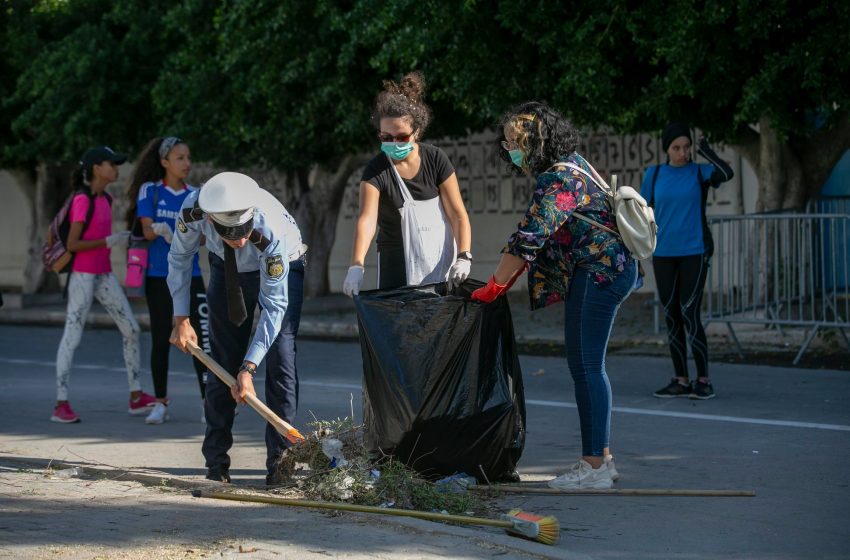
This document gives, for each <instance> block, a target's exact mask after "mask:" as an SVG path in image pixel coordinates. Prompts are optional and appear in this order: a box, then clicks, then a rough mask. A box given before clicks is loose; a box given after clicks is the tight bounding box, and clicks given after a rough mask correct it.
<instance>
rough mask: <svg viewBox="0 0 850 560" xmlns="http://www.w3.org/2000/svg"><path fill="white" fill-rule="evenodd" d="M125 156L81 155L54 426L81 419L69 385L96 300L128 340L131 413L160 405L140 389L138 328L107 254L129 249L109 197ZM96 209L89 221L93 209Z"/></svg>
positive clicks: (99, 151)
mask: <svg viewBox="0 0 850 560" xmlns="http://www.w3.org/2000/svg"><path fill="white" fill-rule="evenodd" d="M126 160H127V157H126V156H124V155H123V154H119V153H116V152H115V151H114V150H112V149H111V148H108V147H106V146H100V147H97V148H92V149H90V150H89V151H87V152H86V153H85V154H83V158H82V160H81V161H80V166H81V169H80V172H79V173H78V177H77V180H76V181H75V183H76V184H77V188H78V190H79V193H78V194H77V195H76V196H75V197H74V200H73V201H72V202H71V210H70V213H69V218H68V220H69V222H70V224H71V229H70V231H69V232H68V242H67V248H68V250H69V251H70V252H72V253H74V264H73V266H72V269H71V274H70V276H69V278H68V309H67V312H66V315H65V331H64V332H63V333H62V340H61V341H60V342H59V350H58V352H57V355H56V407H55V408H54V409H53V415H52V416H51V417H50V420H52V421H53V422H61V423H65V424H68V423H73V422H79V421H80V417H79V416H77V414H76V413H75V412H74V411H73V409H72V408H71V405H70V403H69V402H68V380H69V378H70V375H71V363H72V362H73V360H74V351H75V350H76V349H77V346H78V345H79V344H80V339H81V338H82V335H83V328H84V327H85V324H86V317H87V316H88V313H89V309H90V308H91V304H92V301H93V299H94V298H97V300H98V301H99V302H100V303H101V305H103V307H104V308H105V309H106V310H107V311H108V312H109V315H110V317H112V320H113V321H115V323H116V324H117V325H118V329H119V330H120V331H121V335H122V336H123V337H124V345H123V348H124V365H125V366H126V367H127V383H128V385H129V386H130V404H129V409H128V412H129V413H130V414H146V413H148V412H149V411H150V409H151V407H152V406H153V405H154V403H155V402H156V401H155V399H154V398H153V397H152V396H150V395H148V394H147V393H143V392H142V387H141V385H140V384H139V323H138V322H137V321H136V318H135V317H134V316H133V311H132V309H130V304H129V302H128V301H127V298H126V296H125V295H124V290H123V289H121V285H120V284H119V283H118V279H117V278H115V275H114V274H112V266H111V265H110V263H109V250H110V249H111V248H112V247H124V248H126V247H127V240H128V238H129V236H130V233H129V232H127V231H122V232H118V233H112V207H111V198H110V197H109V195H108V194H107V193H106V192H105V191H106V187H107V185H109V184H110V183H113V182H115V181H116V180H117V179H118V165H119V164H121V163H124V162H125V161H126ZM91 204H94V209H93V211H92V212H91V216H90V218H89V208H90V205H91Z"/></svg>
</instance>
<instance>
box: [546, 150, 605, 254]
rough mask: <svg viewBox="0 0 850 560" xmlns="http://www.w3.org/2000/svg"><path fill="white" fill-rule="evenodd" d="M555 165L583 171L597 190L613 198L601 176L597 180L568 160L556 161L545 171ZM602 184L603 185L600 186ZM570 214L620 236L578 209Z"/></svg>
mask: <svg viewBox="0 0 850 560" xmlns="http://www.w3.org/2000/svg"><path fill="white" fill-rule="evenodd" d="M588 165H590V164H589V163H588ZM556 167H569V168H570V169H575V170H576V171H579V172H581V173H584V174H585V175H587V176H588V177H590V179H591V180H592V181H593V182H594V184H596V186H597V187H599V190H601V191H602V192H603V193H605V195H606V196H608V198H610V199H613V198H614V197H613V195H612V194H611V193H610V189H611V187H609V186H608V185H607V184H606V183H605V181H602V180H601V178H600V180H597V179H596V178H595V177H594V176H593V175H592V174H590V173H588V172H587V171H585V170H584V169H582V168H581V167H579V166H577V165H575V164H573V163H569V162H568V163H556V164H555V165H553V166H552V167H550V168H549V169H547V171H549V170H551V169H554V168H556ZM591 169H593V167H591ZM594 171H596V170H595V169H594ZM597 175H598V174H597ZM600 182H601V184H600ZM603 184H604V185H605V186H604V187H603V186H602V185H603ZM612 213H613V208H612ZM572 215H573V216H575V217H576V218H577V219H579V220H581V221H583V222H586V223H588V224H590V225H592V226H596V227H598V228H599V229H601V230H603V231H607V232H608V233H610V234H611V235H616V236H617V237H621V236H620V234H619V233H617V232H616V231H614V230H613V229H611V228H609V227H607V226H604V225H602V224H600V223H599V222H597V221H596V220H591V219H590V218H588V217H587V216H585V215H584V214H582V213H580V212H578V211H576V210H573V213H572Z"/></svg>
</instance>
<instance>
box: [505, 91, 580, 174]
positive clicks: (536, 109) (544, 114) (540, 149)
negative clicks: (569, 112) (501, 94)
mask: <svg viewBox="0 0 850 560" xmlns="http://www.w3.org/2000/svg"><path fill="white" fill-rule="evenodd" d="M498 126H499V131H498V132H499V137H498V138H497V140H496V143H497V149H498V151H499V157H500V158H502V160H503V161H505V162H508V163H509V164H510V163H511V157H510V155H509V154H508V151H507V150H506V149H505V148H504V146H502V141H503V140H505V128H506V127H507V128H510V129H513V130H514V131H515V132H516V139H517V144H518V145H519V148H520V149H521V150H522V151H523V153H524V154H525V161H524V165H523V168H522V169H519V168H517V167H516V166H515V165H511V166H510V167H511V169H512V170H513V171H514V172H515V173H516V174H518V175H522V174H523V173H524V172H527V173H530V174H531V175H532V176H534V177H536V176H537V175H540V174H541V173H543V172H544V171H546V170H547V169H549V168H550V167H552V165H554V164H555V163H556V162H558V161H560V160H562V159H563V158H564V157H566V156H568V155H570V154H571V153H573V152H574V151H576V148H577V147H578V145H579V142H580V138H579V133H578V131H577V130H576V129H575V128H574V127H573V125H572V124H570V121H568V120H567V119H566V118H565V117H564V116H563V115H561V114H560V113H559V112H558V111H556V110H554V109H553V108H551V107H550V106H549V105H548V104H546V102H544V101H527V102H525V103H520V104H519V105H515V106H513V107H511V108H510V109H509V110H508V111H507V112H505V114H504V115H502V118H501V119H499V123H498Z"/></svg>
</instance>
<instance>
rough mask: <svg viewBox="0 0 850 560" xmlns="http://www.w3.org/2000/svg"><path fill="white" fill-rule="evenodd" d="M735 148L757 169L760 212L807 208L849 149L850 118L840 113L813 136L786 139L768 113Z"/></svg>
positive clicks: (757, 204) (758, 210) (757, 207)
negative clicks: (777, 129)
mask: <svg viewBox="0 0 850 560" xmlns="http://www.w3.org/2000/svg"><path fill="white" fill-rule="evenodd" d="M734 148H735V149H736V150H737V151H738V152H739V153H740V154H741V155H743V156H744V159H746V160H747V162H748V163H749V164H750V166H752V168H753V169H754V170H755V172H756V176H757V178H758V182H759V191H758V192H759V195H758V201H757V203H756V211H757V212H767V211H771V210H781V209H790V208H804V207H805V206H806V202H807V201H808V199H809V198H812V197H815V196H817V195H818V194H819V193H820V189H821V187H822V186H823V184H824V183H825V182H826V180H827V179H828V178H829V175H830V173H832V170H833V168H835V165H836V164H837V163H838V161H839V160H840V159H841V157H842V156H843V155H844V152H846V151H847V150H848V149H850V118H848V117H847V116H846V115H844V116H841V117H839V118H836V119H835V121H834V124H833V125H831V126H830V127H828V128H823V129H821V130H819V131H817V132H816V133H815V134H813V135H811V136H806V137H803V138H801V137H797V138H791V139H789V140H787V141H783V140H781V139H780V138H779V136H778V135H777V134H776V131H775V130H774V129H773V126H772V125H771V123H770V120H769V118H768V117H766V116H765V117H762V118H761V119H760V120H759V133H756V132H754V131H753V132H751V133H748V134H747V135H746V136H745V138H743V140H742V141H741V142H740V143H739V144H736V145H735V146H734Z"/></svg>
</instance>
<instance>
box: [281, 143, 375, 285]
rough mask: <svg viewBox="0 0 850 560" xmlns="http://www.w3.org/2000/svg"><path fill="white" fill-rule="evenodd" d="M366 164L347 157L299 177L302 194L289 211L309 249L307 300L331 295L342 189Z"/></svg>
mask: <svg viewBox="0 0 850 560" xmlns="http://www.w3.org/2000/svg"><path fill="white" fill-rule="evenodd" d="M365 161H366V157H365V156H362V155H356V156H352V155H349V156H345V157H344V158H342V160H340V162H339V164H338V165H336V166H335V168H329V167H324V166H315V167H313V168H312V169H311V170H310V172H309V173H299V174H298V182H299V184H300V186H301V189H300V190H301V192H302V193H303V194H301V196H299V197H298V198H297V199H296V200H295V201H294V204H293V206H292V208H291V211H292V215H293V217H294V218H295V220H296V221H297V222H298V226H299V228H301V236H302V238H303V239H304V243H306V244H307V245H308V246H309V248H310V249H309V251H308V252H307V263H308V265H307V270H306V272H305V277H304V295H305V296H306V297H316V296H323V295H327V294H328V293H330V278H329V274H328V271H329V263H330V258H331V249H332V248H333V245H334V240H335V239H336V224H337V218H338V216H339V209H340V206H341V205H342V199H343V194H344V192H345V186H346V184H347V183H348V178H349V177H350V176H351V174H352V173H353V172H354V171H355V170H356V169H357V168H358V167H360V166H361V165H363V164H364V163H365ZM305 183H306V185H305ZM305 191H306V192H305Z"/></svg>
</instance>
